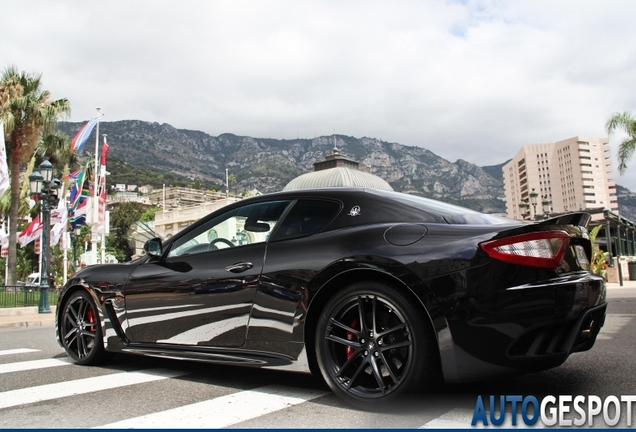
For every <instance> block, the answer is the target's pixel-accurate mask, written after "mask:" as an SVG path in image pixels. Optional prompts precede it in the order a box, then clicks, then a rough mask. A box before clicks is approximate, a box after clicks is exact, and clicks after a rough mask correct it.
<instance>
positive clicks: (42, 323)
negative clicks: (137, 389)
mask: <svg viewBox="0 0 636 432" xmlns="http://www.w3.org/2000/svg"><path fill="white" fill-rule="evenodd" d="M605 286H606V287H607V290H608V298H612V297H620V294H619V293H620V291H619V290H621V289H625V288H636V281H632V280H623V286H621V285H620V284H618V283H605ZM55 308H56V306H51V313H49V314H41V313H38V307H37V306H33V307H23V308H0V330H2V329H7V328H21V327H53V326H54V325H55Z"/></svg>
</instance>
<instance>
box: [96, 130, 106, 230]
mask: <svg viewBox="0 0 636 432" xmlns="http://www.w3.org/2000/svg"><path fill="white" fill-rule="evenodd" d="M106 155H108V143H106V142H105V143H104V144H103V146H102V159H101V162H100V169H99V190H98V194H97V195H98V202H99V207H98V214H97V222H98V223H99V224H100V225H102V224H103V223H104V212H105V211H106Z"/></svg>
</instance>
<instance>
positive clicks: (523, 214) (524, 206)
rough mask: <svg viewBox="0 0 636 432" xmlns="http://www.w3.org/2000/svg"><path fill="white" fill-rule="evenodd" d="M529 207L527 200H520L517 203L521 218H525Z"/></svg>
mask: <svg viewBox="0 0 636 432" xmlns="http://www.w3.org/2000/svg"><path fill="white" fill-rule="evenodd" d="M529 208H530V206H529V205H528V203H527V202H525V201H521V202H520V203H519V212H520V213H521V217H522V218H523V220H526V215H527V214H528V209H529Z"/></svg>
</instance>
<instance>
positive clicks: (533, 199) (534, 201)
mask: <svg viewBox="0 0 636 432" xmlns="http://www.w3.org/2000/svg"><path fill="white" fill-rule="evenodd" d="M538 196H539V193H538V192H537V191H535V190H534V188H532V192H530V204H532V207H533V210H534V211H533V213H532V218H533V219H535V217H536V216H537V197H538Z"/></svg>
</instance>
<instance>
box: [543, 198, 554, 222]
mask: <svg viewBox="0 0 636 432" xmlns="http://www.w3.org/2000/svg"><path fill="white" fill-rule="evenodd" d="M541 206H542V207H543V218H544V219H547V218H549V217H550V207H551V206H552V201H550V200H549V199H548V196H547V195H546V196H544V197H543V201H541Z"/></svg>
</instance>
